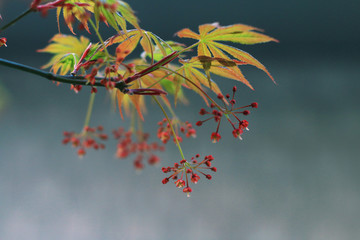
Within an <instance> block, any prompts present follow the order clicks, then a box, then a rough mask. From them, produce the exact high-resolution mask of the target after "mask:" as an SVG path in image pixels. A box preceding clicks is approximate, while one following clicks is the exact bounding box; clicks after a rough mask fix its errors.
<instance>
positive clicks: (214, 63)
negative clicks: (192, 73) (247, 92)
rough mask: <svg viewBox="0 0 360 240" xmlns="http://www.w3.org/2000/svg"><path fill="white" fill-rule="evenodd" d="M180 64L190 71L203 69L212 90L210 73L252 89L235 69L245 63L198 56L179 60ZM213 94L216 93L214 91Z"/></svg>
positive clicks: (237, 69)
mask: <svg viewBox="0 0 360 240" xmlns="http://www.w3.org/2000/svg"><path fill="white" fill-rule="evenodd" d="M180 63H182V64H183V65H184V67H186V68H189V67H191V68H190V70H193V68H198V69H204V71H205V73H206V77H207V79H208V82H209V87H210V88H212V83H213V81H211V79H210V73H213V74H215V75H218V76H222V77H225V78H230V79H233V80H237V81H240V82H242V83H244V84H245V85H246V86H248V87H249V88H251V89H253V87H252V86H251V84H250V83H249V82H248V80H246V78H245V77H244V75H243V74H242V73H241V71H240V69H239V68H238V67H237V66H238V65H244V64H246V63H245V62H242V61H238V60H231V59H224V58H214V57H208V56H198V57H193V58H191V59H190V60H180ZM215 93H218V92H216V91H215Z"/></svg>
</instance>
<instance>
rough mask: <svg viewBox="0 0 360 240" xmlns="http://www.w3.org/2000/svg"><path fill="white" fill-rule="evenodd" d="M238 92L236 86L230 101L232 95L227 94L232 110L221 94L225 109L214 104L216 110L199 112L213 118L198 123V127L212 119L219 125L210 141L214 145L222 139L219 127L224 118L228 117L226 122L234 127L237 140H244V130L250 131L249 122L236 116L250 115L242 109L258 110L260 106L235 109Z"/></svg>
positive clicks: (254, 105) (219, 96) (255, 104)
mask: <svg viewBox="0 0 360 240" xmlns="http://www.w3.org/2000/svg"><path fill="white" fill-rule="evenodd" d="M236 91H237V88H236V86H234V87H233V94H232V98H231V99H230V94H226V96H225V97H226V98H227V99H228V100H230V105H231V108H230V109H229V108H228V107H227V101H225V99H224V96H223V95H222V94H219V95H218V96H217V97H218V99H219V100H221V101H222V103H223V105H224V107H220V106H219V105H215V104H214V103H212V104H211V106H210V107H211V108H214V109H213V110H212V111H211V112H208V111H206V110H205V109H204V108H201V109H200V112H199V114H200V115H207V114H209V115H212V116H211V117H209V118H207V119H205V120H202V121H198V122H197V123H196V125H197V126H201V125H202V124H203V123H204V122H206V121H208V120H210V119H214V121H215V122H216V123H217V128H216V131H215V132H213V133H212V134H211V137H210V139H211V140H212V142H213V143H216V142H218V141H219V140H220V139H221V135H220V134H219V127H220V122H221V119H222V117H223V116H225V117H226V120H228V121H229V123H230V124H231V126H232V127H233V131H232V134H233V136H234V137H235V138H239V139H240V140H241V139H242V138H241V135H242V133H243V132H244V130H245V129H246V130H249V129H248V128H247V127H248V125H249V123H248V121H246V120H240V119H239V118H238V117H237V116H236V115H237V114H243V115H245V116H246V115H249V114H250V111H249V110H244V111H242V110H241V109H243V108H249V107H252V108H257V107H258V104H257V103H256V102H253V103H251V104H250V105H246V106H243V107H238V108H234V105H235V104H236V101H235V99H234V97H235V93H236ZM215 107H217V109H215ZM231 116H233V117H234V118H235V120H236V122H235V123H234V122H233V121H232V120H231V118H230V117H231Z"/></svg>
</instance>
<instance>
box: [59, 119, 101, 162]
mask: <svg viewBox="0 0 360 240" xmlns="http://www.w3.org/2000/svg"><path fill="white" fill-rule="evenodd" d="M103 129H104V128H103V127H102V126H98V127H97V128H91V127H85V128H84V129H83V131H82V132H81V133H79V134H78V133H75V132H64V139H63V141H62V143H63V144H68V143H71V145H72V146H73V147H75V148H79V149H78V151H77V154H78V156H79V157H80V158H82V157H83V156H84V155H85V154H86V150H85V149H88V148H93V149H95V150H98V149H104V148H105V145H104V144H103V143H99V142H97V140H95V139H100V140H107V139H108V136H107V135H106V134H105V133H102V131H103Z"/></svg>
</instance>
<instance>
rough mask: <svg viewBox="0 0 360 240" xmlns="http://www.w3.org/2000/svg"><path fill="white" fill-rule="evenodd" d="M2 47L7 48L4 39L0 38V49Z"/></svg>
mask: <svg viewBox="0 0 360 240" xmlns="http://www.w3.org/2000/svg"><path fill="white" fill-rule="evenodd" d="M2 45H4V46H5V47H7V45H6V38H0V47H1V46H2Z"/></svg>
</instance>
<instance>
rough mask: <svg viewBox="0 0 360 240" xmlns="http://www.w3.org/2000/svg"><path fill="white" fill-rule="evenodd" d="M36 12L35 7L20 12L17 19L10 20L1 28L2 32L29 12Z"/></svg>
mask: <svg viewBox="0 0 360 240" xmlns="http://www.w3.org/2000/svg"><path fill="white" fill-rule="evenodd" d="M31 12H34V10H33V9H31V8H29V9H28V10H26V11H25V12H23V13H22V14H20V15H19V16H17V17H16V18H15V19H13V20H12V21H10V22H9V23H8V24H6V25H5V26H3V27H1V28H0V32H2V31H4V30H5V29H7V28H8V27H10V26H11V25H13V24H15V23H16V22H17V21H19V20H20V19H22V18H23V17H25V16H26V15H28V14H29V13H31Z"/></svg>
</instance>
